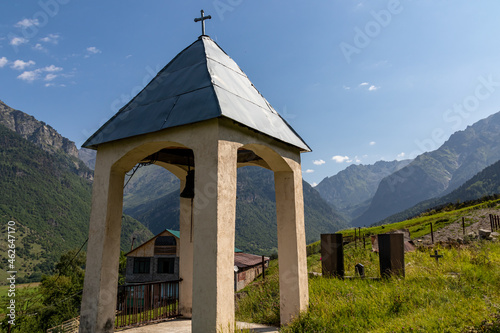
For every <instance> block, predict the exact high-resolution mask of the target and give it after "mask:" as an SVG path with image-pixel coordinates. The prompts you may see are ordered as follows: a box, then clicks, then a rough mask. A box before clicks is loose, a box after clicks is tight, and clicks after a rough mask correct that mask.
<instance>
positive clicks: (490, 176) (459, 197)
mask: <svg viewBox="0 0 500 333" xmlns="http://www.w3.org/2000/svg"><path fill="white" fill-rule="evenodd" d="M499 193H500V161H498V162H496V163H494V164H492V165H490V166H489V167H486V168H485V169H484V170H482V171H481V172H479V173H478V174H476V175H475V176H474V177H472V178H471V179H469V180H468V181H466V182H465V183H464V184H463V185H461V186H460V187H459V188H457V189H455V190H453V191H452V192H451V193H449V194H447V195H444V196H442V197H438V198H433V199H429V200H425V201H422V202H420V203H418V204H417V205H415V206H413V207H411V208H408V209H406V210H404V211H402V212H399V213H396V214H394V215H391V216H389V217H387V218H385V219H383V220H381V221H379V222H378V223H376V224H379V225H381V224H387V223H393V222H398V221H403V220H406V219H409V218H412V217H414V216H417V215H419V214H421V213H423V212H425V211H427V210H430V209H432V208H435V207H439V206H443V205H446V204H449V203H460V202H464V201H470V200H476V199H478V198H483V197H487V196H491V195H494V194H499Z"/></svg>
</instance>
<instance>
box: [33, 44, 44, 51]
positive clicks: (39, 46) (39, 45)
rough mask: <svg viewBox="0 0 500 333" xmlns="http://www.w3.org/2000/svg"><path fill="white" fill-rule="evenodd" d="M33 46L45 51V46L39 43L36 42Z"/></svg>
mask: <svg viewBox="0 0 500 333" xmlns="http://www.w3.org/2000/svg"><path fill="white" fill-rule="evenodd" d="M33 48H34V49H35V50H38V51H45V48H44V47H43V46H42V44H40V43H37V44H36V45H35V46H33Z"/></svg>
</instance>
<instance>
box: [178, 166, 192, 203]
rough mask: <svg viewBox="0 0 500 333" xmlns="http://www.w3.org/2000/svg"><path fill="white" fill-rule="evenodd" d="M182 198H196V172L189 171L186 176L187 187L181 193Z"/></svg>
mask: <svg viewBox="0 0 500 333" xmlns="http://www.w3.org/2000/svg"><path fill="white" fill-rule="evenodd" d="M181 198H187V199H193V198H194V170H189V171H188V173H187V176H186V185H185V186H184V189H183V190H182V193H181Z"/></svg>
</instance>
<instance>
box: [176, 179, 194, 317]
mask: <svg viewBox="0 0 500 333" xmlns="http://www.w3.org/2000/svg"><path fill="white" fill-rule="evenodd" d="M185 184H186V180H185V179H181V192H182V190H183V189H184V186H185ZM179 215H180V218H179V227H180V235H181V239H180V245H179V278H181V279H182V281H181V282H180V284H179V311H180V314H181V315H182V316H183V317H184V318H191V315H192V307H193V235H192V229H191V228H192V225H191V199H186V198H181V207H180V214H179Z"/></svg>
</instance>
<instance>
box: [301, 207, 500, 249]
mask: <svg viewBox="0 0 500 333" xmlns="http://www.w3.org/2000/svg"><path fill="white" fill-rule="evenodd" d="M499 204H500V199H497V200H491V201H486V202H482V203H479V204H476V205H472V206H468V207H464V208H461V209H457V210H453V211H442V212H439V213H434V214H433V213H432V212H430V213H426V214H423V215H422V216H419V217H417V218H413V219H410V220H405V221H402V222H397V223H392V224H386V225H380V226H374V227H368V228H362V229H361V231H362V235H378V234H381V233H386V232H389V231H393V230H398V229H409V230H410V235H411V238H418V237H422V236H424V235H427V234H429V233H430V232H431V227H430V224H431V223H432V225H433V229H434V231H437V230H439V229H442V228H444V227H446V226H447V225H449V224H451V223H454V222H457V221H461V218H462V216H464V215H465V214H467V213H469V212H470V211H473V210H478V209H483V208H492V207H495V206H496V207H499ZM465 222H466V223H465V226H466V227H468V226H469V225H470V224H471V223H472V222H473V221H472V220H470V219H467V218H466V220H465ZM341 233H342V234H343V235H344V237H346V236H354V229H347V230H343V231H341ZM317 243H318V244H319V242H317ZM309 246H311V245H309Z"/></svg>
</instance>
